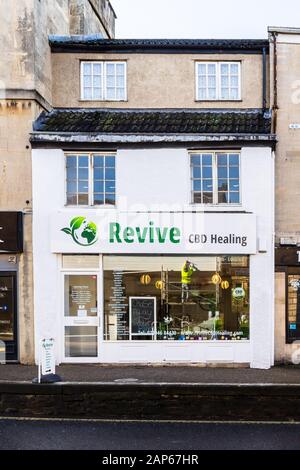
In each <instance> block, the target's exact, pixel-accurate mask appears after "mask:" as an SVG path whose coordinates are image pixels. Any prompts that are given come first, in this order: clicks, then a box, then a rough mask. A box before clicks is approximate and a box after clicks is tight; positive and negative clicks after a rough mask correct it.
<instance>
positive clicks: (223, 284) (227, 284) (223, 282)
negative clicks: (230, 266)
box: [221, 281, 229, 289]
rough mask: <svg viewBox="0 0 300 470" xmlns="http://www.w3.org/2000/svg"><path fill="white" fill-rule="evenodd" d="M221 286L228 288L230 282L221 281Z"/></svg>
mask: <svg viewBox="0 0 300 470" xmlns="http://www.w3.org/2000/svg"><path fill="white" fill-rule="evenodd" d="M221 287H222V289H228V288H229V282H228V281H222V282H221Z"/></svg>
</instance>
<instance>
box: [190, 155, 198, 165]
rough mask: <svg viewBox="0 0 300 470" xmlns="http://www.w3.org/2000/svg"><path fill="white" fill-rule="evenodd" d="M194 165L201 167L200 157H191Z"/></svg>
mask: <svg viewBox="0 0 300 470" xmlns="http://www.w3.org/2000/svg"><path fill="white" fill-rule="evenodd" d="M191 162H192V165H200V155H192V156H191Z"/></svg>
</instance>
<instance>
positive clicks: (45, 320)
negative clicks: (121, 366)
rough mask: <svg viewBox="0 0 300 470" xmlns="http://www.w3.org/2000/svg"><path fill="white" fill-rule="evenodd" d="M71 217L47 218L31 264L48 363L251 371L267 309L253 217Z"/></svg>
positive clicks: (91, 213) (92, 214) (107, 212)
mask: <svg viewBox="0 0 300 470" xmlns="http://www.w3.org/2000/svg"><path fill="white" fill-rule="evenodd" d="M81 213H82V214H85V215H80V216H78V212H76V213H75V212H70V211H67V210H65V211H60V212H57V213H55V214H52V217H51V221H50V224H51V230H50V235H49V240H48V242H49V248H50V251H51V253H49V254H48V256H47V257H46V258H45V257H44V260H42V259H41V260H40V261H41V263H38V264H39V266H38V269H39V272H41V273H42V271H43V270H46V271H47V277H44V278H43V275H41V277H40V279H39V289H40V292H43V291H44V295H43V296H37V302H36V305H40V306H41V305H43V306H44V308H40V309H39V312H40V313H39V316H38V317H37V321H36V325H37V328H38V329H39V333H38V334H39V336H40V337H42V336H47V333H48V334H49V335H50V334H51V336H54V335H55V337H56V339H57V358H58V362H66V363H68V362H71V363H74V362H75V363H78V362H85V363H87V362H101V363H132V362H133V363H199V364H205V363H220V364H222V363H232V364H234V363H235V364H251V365H253V363H254V358H253V355H254V351H256V352H257V351H258V352H259V353H260V352H261V351H262V350H263V348H264V345H262V344H257V342H258V341H259V342H260V340H259V339H258V338H256V335H257V327H255V326H256V325H255V322H256V321H257V320H256V318H258V316H257V312H258V309H259V311H261V309H265V310H266V309H267V308H268V305H267V302H268V297H266V304H265V306H264V305H263V301H264V299H263V297H262V292H261V291H260V288H259V287H258V286H259V285H260V283H263V282H264V281H265V279H264V278H263V276H265V270H264V269H263V270H262V269H261V261H262V260H261V259H260V257H261V256H264V253H260V251H259V247H258V239H257V227H256V216H255V215H254V214H251V213H239V214H237V213H225V214H224V213H164V214H163V213H160V214H157V213H153V214H151V213H119V212H117V211H111V210H104V211H87V212H85V211H84V210H82V211H81ZM45 263H46V264H45ZM270 274H271V273H270ZM58 292H59V293H60V295H58V296H57V293H58ZM56 298H57V299H59V301H58V302H55V299H56ZM41 301H42V303H41ZM45 306H46V308H45ZM57 311H58V312H59V315H58V316H57V315H56V312H57ZM51 317H53V318H57V319H59V321H58V322H57V323H51V322H49V318H51ZM253 324H254V327H252V325H253ZM259 333H260V332H259ZM266 333H267V332H266ZM268 354H270V351H268Z"/></svg>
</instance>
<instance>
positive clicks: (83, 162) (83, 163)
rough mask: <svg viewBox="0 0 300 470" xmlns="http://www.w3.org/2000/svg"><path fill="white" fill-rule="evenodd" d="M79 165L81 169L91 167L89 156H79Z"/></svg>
mask: <svg viewBox="0 0 300 470" xmlns="http://www.w3.org/2000/svg"><path fill="white" fill-rule="evenodd" d="M78 165H79V167H81V168H83V167H88V166H89V157H87V156H79V157H78Z"/></svg>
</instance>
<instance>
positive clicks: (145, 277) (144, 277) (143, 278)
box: [140, 274, 151, 286]
mask: <svg viewBox="0 0 300 470" xmlns="http://www.w3.org/2000/svg"><path fill="white" fill-rule="evenodd" d="M150 282H151V277H150V276H149V274H143V275H142V276H141V277H140V283H141V284H144V285H145V286H147V285H149V284H150Z"/></svg>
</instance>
